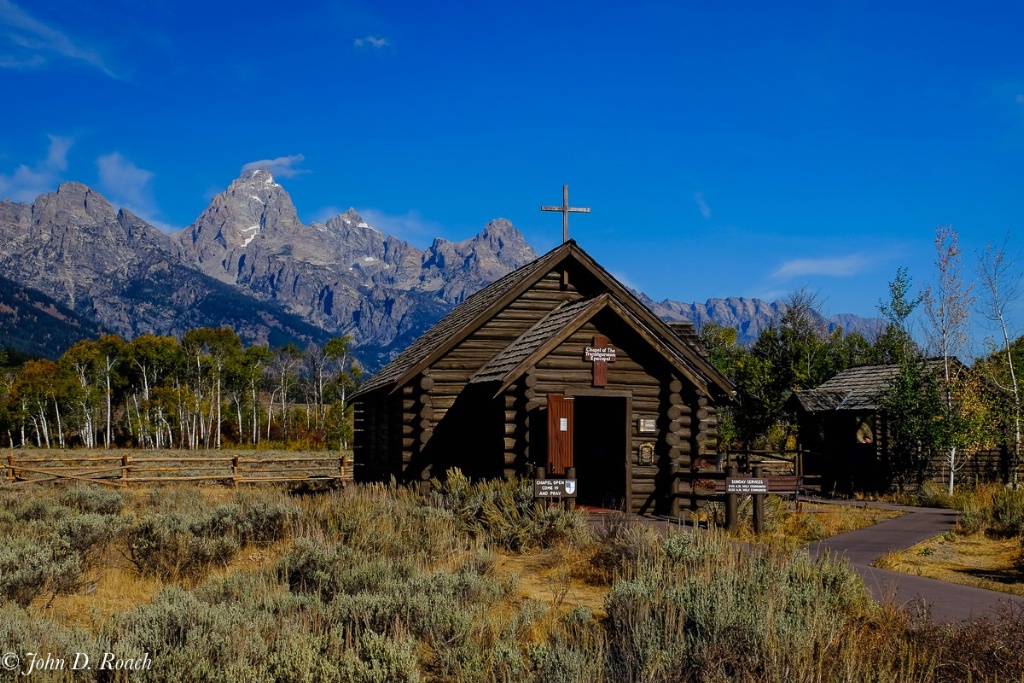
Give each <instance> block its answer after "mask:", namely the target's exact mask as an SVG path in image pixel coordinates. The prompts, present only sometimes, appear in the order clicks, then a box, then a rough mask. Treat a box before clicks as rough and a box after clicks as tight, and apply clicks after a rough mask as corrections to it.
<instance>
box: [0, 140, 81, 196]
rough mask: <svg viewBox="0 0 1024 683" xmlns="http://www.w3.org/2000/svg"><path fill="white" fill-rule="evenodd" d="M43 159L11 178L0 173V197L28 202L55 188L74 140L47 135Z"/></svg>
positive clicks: (16, 171) (65, 166)
mask: <svg viewBox="0 0 1024 683" xmlns="http://www.w3.org/2000/svg"><path fill="white" fill-rule="evenodd" d="M49 138H50V146H49V149H48V150H47V153H46V159H45V160H43V161H40V162H39V163H37V164H36V165H35V166H34V167H31V168H30V167H29V166H26V165H25V164H22V165H20V166H18V168H16V169H15V170H14V173H13V174H11V175H6V174H3V173H0V198H3V197H6V198H7V199H10V200H12V201H16V202H32V201H35V198H36V197H38V196H39V195H41V194H44V193H46V192H52V191H53V190H55V189H57V185H59V184H60V181H61V172H62V171H66V170H67V168H68V150H69V149H71V145H73V144H74V142H75V141H74V138H70V137H61V136H59V135H50V136H49Z"/></svg>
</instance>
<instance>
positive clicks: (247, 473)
mask: <svg viewBox="0 0 1024 683" xmlns="http://www.w3.org/2000/svg"><path fill="white" fill-rule="evenodd" d="M5 469H6V471H7V472H6V478H7V481H8V482H10V483H11V484H12V485H20V484H40V483H44V482H52V481H59V480H69V481H84V482H90V483H95V484H102V485H105V486H118V487H122V486H128V485H129V484H154V483H175V482H183V481H220V482H224V483H230V484H232V485H233V486H237V485H238V484H266V483H274V482H299V481H342V482H349V481H352V459H351V456H345V455H342V456H269V457H262V456H246V457H243V456H240V455H230V456H224V455H218V456H208V457H207V456H194V455H188V456H185V455H182V456H175V455H152V456H150V455H144V456H136V455H132V454H131V453H125V454H123V455H98V456H79V457H75V456H71V455H59V456H53V457H49V456H48V457H38V456H37V457H20V458H16V457H15V456H14V454H13V453H10V454H8V456H7V465H6V468H5Z"/></svg>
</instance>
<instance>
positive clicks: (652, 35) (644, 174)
mask: <svg viewBox="0 0 1024 683" xmlns="http://www.w3.org/2000/svg"><path fill="white" fill-rule="evenodd" d="M1022 26H1024V6H1022V5H1020V4H1019V3H1011V2H1000V3H986V2H979V3H959V2H957V3H954V2H934V1H932V2H927V3H926V2H921V3H904V2H821V1H818V2H787V3H761V2H728V1H723V2H657V1H653V0H638V1H637V2H634V3H608V2H593V1H591V2H562V1H560V0H546V1H544V2H539V1H537V2H534V1H533V0H524V1H521V2H515V3H488V2H447V1H444V0H438V1H435V2H429V3H427V2H421V3H416V2H393V1H383V2H379V1H378V2H369V1H366V2H347V1H346V2H318V1H317V0H309V1H307V2H301V3H295V4H294V5H292V4H289V3H279V2H277V3H263V2H247V3H234V2H203V3H198V2H191V1H189V0H185V1H181V0H175V1H174V2H170V1H164V0H149V1H147V2H138V1H137V0H131V1H128V0H104V1H103V2H93V1H91V0H46V2H40V1H31V2H30V1H28V0H19V1H12V0H0V92H3V93H4V103H3V106H2V107H0V124H2V125H0V130H2V133H0V195H3V196H7V197H10V198H13V199H16V200H20V201H25V200H31V199H32V198H33V197H34V196H35V195H36V194H38V193H40V192H44V191H50V190H52V189H54V188H55V187H56V185H57V183H58V182H60V181H62V180H78V181H81V182H85V183H87V184H89V185H91V186H93V187H95V188H96V189H98V190H99V191H100V192H102V193H104V194H105V195H106V196H107V197H108V198H109V199H111V200H112V201H113V202H114V203H115V204H117V205H119V206H127V207H128V208H131V209H132V210H134V211H136V212H137V213H139V214H141V215H143V216H144V217H146V218H148V219H149V220H150V221H152V222H153V223H154V224H156V225H158V226H159V227H161V228H163V229H166V230H170V229H177V228H182V227H184V226H186V225H188V224H189V223H190V222H191V221H192V220H194V219H195V217H196V216H197V215H198V214H199V213H200V212H201V211H202V209H203V208H204V207H205V206H206V204H207V202H208V201H209V198H210V197H211V196H212V194H214V193H215V192H218V191H220V190H222V189H224V188H225V187H226V186H227V185H228V184H229V183H230V182H231V180H232V179H233V178H235V177H236V176H237V175H238V174H239V172H240V170H241V169H242V167H243V166H245V165H246V164H250V163H251V162H256V161H262V160H266V161H273V162H274V163H273V166H274V170H275V173H276V176H277V178H278V180H279V181H280V182H281V183H282V184H283V185H284V186H285V188H286V189H287V190H288V191H289V192H290V194H291V195H292V198H293V200H294V201H295V204H296V206H297V207H298V210H299V215H300V217H302V218H303V219H304V220H305V221H307V222H308V221H310V220H313V219H322V218H324V217H326V216H328V215H331V214H332V213H335V212H339V211H342V210H344V209H347V208H348V207H349V206H354V207H355V208H356V209H357V210H359V211H360V212H361V213H363V215H364V216H365V217H366V218H367V219H368V220H369V222H370V223H371V224H373V225H375V226H376V227H378V228H381V229H383V230H385V231H387V232H391V233H393V234H398V235H399V236H400V237H403V238H405V239H408V240H410V241H411V242H413V243H414V244H417V245H418V246H420V247H423V246H425V245H426V244H428V243H429V240H430V238H432V237H434V236H441V237H445V238H448V239H452V240H460V239H465V238H467V237H470V236H472V235H473V234H475V233H476V232H478V231H479V230H480V229H482V228H483V226H484V225H485V224H486V223H487V222H488V221H489V220H491V219H493V218H496V217H499V216H500V217H505V218H508V219H510V220H511V221H512V222H513V223H514V224H515V225H516V227H518V228H519V229H520V230H521V231H522V232H523V233H524V234H525V235H526V237H527V239H528V240H529V241H530V243H531V244H532V245H533V246H534V247H535V248H536V249H537V251H538V252H544V251H546V250H547V249H549V248H551V247H553V246H555V245H556V244H557V243H558V242H559V241H560V239H561V220H560V218H561V217H560V216H559V215H558V214H550V213H541V212H540V210H539V208H540V206H541V205H542V204H558V203H560V200H561V186H562V185H563V184H568V185H569V186H570V199H571V201H572V203H573V204H574V205H577V206H588V207H590V208H591V209H592V212H591V213H590V214H589V215H574V216H573V217H572V219H571V233H572V236H573V237H575V238H576V239H577V241H578V242H579V243H580V244H581V245H582V246H583V247H584V248H585V249H586V250H587V251H589V252H590V253H591V254H592V255H594V256H595V257H596V258H597V259H598V260H599V261H600V262H601V263H602V264H603V265H605V267H607V268H608V269H609V270H610V271H612V272H613V273H614V274H615V275H617V276H619V277H620V278H622V279H623V280H624V281H625V282H627V283H628V284H630V285H632V286H634V287H636V288H638V289H640V290H643V291H645V292H647V293H648V294H650V295H651V296H653V297H654V298H656V299H661V298H671V299H675V300H682V301H694V300H699V301H703V300H705V299H707V298H710V297H724V296H729V295H736V296H755V297H761V298H767V299H773V298H776V297H779V296H783V295H785V293H787V292H789V291H792V290H794V289H795V288H797V287H800V286H803V285H806V286H808V287H809V288H810V289H811V290H814V291H818V292H819V294H820V297H821V298H822V299H823V300H824V302H825V308H826V310H827V311H828V312H832V313H839V312H852V313H858V314H861V315H874V314H876V312H877V311H876V305H877V302H878V300H879V299H880V298H881V297H883V296H885V295H886V283H887V282H888V281H889V280H891V279H892V277H893V275H894V274H895V272H896V268H897V267H898V266H906V267H908V268H909V270H910V272H911V275H912V276H913V277H914V278H915V280H916V281H918V282H923V281H926V280H927V279H929V278H930V277H931V274H932V266H931V264H932V261H933V259H934V249H933V246H932V239H933V237H934V231H935V227H936V226H937V225H940V224H952V225H953V226H954V227H955V228H956V229H957V230H958V231H959V233H960V236H961V244H962V247H963V249H964V256H965V271H966V272H967V274H973V269H974V262H975V252H976V251H977V250H978V249H981V248H983V247H984V245H985V243H986V242H987V241H990V240H997V241H999V240H1002V239H1003V237H1004V236H1005V235H1006V234H1007V233H1010V234H1011V235H1014V234H1015V233H1018V232H1020V227H1021V225H1022V223H1024V192H1022V189H1024V165H1022V163H1021V161H1022V158H1024V154H1022V153H1024V48H1022V44H1024V43H1022V42H1021V39H1020V31H1021V27H1022ZM1021 240H1024V235H1020V236H1019V237H1017V238H1014V237H1011V246H1012V247H1013V248H1019V247H1020V246H1021V245H1024V241H1021Z"/></svg>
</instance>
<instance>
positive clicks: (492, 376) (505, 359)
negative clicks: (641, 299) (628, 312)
mask: <svg viewBox="0 0 1024 683" xmlns="http://www.w3.org/2000/svg"><path fill="white" fill-rule="evenodd" d="M607 300H608V295H607V294H602V295H601V296H597V297H593V298H590V299H580V300H579V301H571V302H566V303H564V304H562V305H561V306H559V307H558V308H556V309H555V310H553V311H551V312H550V313H548V314H547V315H546V316H544V317H543V318H541V319H540V320H539V321H538V322H537V324H536V325H534V326H533V327H531V328H530V329H528V330H527V331H526V332H524V333H523V334H522V335H521V336H520V337H519V338H518V339H516V340H515V341H514V342H512V343H511V344H509V345H508V346H507V347H506V348H505V350H504V351H502V352H501V353H499V354H498V355H497V356H495V357H494V358H492V359H491V361H490V362H489V363H487V365H485V366H484V367H483V368H481V369H480V371H479V372H477V373H476V374H475V375H473V376H472V377H471V378H470V379H469V382H470V384H481V383H485V382H503V381H504V380H505V378H506V377H507V376H509V375H511V374H512V373H514V372H515V370H516V369H517V368H518V367H519V366H521V365H522V364H523V363H525V362H526V361H527V360H529V359H530V357H531V356H533V355H534V353H536V352H537V351H538V350H540V349H541V348H542V347H544V346H546V345H548V344H550V343H551V342H552V340H553V339H555V337H556V335H557V334H558V332H560V331H562V330H565V329H567V328H570V327H571V326H572V322H573V321H574V320H582V319H586V318H589V317H590V316H591V315H592V314H593V311H596V310H597V309H599V308H601V307H602V306H603V304H604V303H605V302H607Z"/></svg>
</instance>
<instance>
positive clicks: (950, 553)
mask: <svg viewBox="0 0 1024 683" xmlns="http://www.w3.org/2000/svg"><path fill="white" fill-rule="evenodd" d="M1020 552H1021V542H1020V540H1019V539H1016V538H990V537H988V536H985V535H984V534H973V535H970V536H960V535H954V534H944V535H942V536H937V537H935V538H932V539H929V540H927V541H925V542H924V543H919V544H917V545H915V546H914V547H912V548H908V549H907V550H904V551H902V552H893V553H887V554H886V555H885V556H883V557H882V558H880V559H879V560H878V561H877V562H876V563H875V565H876V566H878V567H880V568H882V569H889V570H892V571H897V572H903V573H905V574H915V575H917V576H925V577H928V578H931V579H938V580H939V581H948V582H949V583H958V584H961V585H964V586H973V587H975V588H985V589H988V590H994V591H1000V592H1003V593H1012V594H1014V595H1024V572H1021V570H1019V569H1017V568H1016V567H1015V566H1014V560H1015V559H1016V558H1017V557H1019V556H1020Z"/></svg>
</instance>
